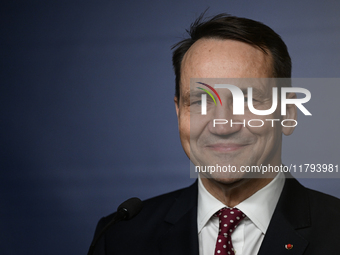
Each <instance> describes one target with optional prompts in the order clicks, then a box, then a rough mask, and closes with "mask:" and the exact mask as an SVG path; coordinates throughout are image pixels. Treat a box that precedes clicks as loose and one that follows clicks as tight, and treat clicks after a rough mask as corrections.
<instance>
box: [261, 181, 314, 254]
mask: <svg viewBox="0 0 340 255" xmlns="http://www.w3.org/2000/svg"><path fill="white" fill-rule="evenodd" d="M309 208H310V205H309V200H308V194H307V192H306V189H305V188H304V187H303V186H302V185H301V184H299V183H298V182H297V181H296V180H295V179H292V178H289V179H288V178H287V179H286V181H285V185H284V188H283V190H282V194H281V196H280V199H279V201H278V204H277V206H276V209H275V211H274V214H273V217H272V219H271V221H270V224H269V227H268V230H267V232H266V235H265V238H264V240H263V242H262V245H261V248H260V251H259V253H258V255H268V254H275V255H281V254H282V255H284V254H289V255H301V254H303V253H304V251H305V249H306V247H307V246H308V241H307V240H306V239H304V238H303V237H302V236H301V235H299V233H298V229H302V228H308V227H310V210H309ZM286 244H291V245H293V248H292V249H290V250H288V249H286V248H285V245H286Z"/></svg>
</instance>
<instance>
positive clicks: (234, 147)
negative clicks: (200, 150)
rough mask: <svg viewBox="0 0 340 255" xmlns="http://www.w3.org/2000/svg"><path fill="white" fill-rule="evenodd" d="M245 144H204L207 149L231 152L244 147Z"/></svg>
mask: <svg viewBox="0 0 340 255" xmlns="http://www.w3.org/2000/svg"><path fill="white" fill-rule="evenodd" d="M246 146H247V144H238V143H228V144H226V143H215V144H209V145H207V146H206V148H207V149H209V150H212V151H216V152H222V153H223V152H224V153H227V152H233V151H238V150H241V149H243V148H244V147H246Z"/></svg>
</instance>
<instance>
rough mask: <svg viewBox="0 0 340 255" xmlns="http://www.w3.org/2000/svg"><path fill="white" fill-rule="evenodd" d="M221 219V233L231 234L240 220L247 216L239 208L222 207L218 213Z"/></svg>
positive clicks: (217, 215)
mask: <svg viewBox="0 0 340 255" xmlns="http://www.w3.org/2000/svg"><path fill="white" fill-rule="evenodd" d="M215 216H216V217H219V219H220V231H219V234H220V235H224V236H226V235H231V233H232V232H233V231H234V229H235V228H236V227H237V225H238V224H239V223H240V221H241V220H242V219H243V218H244V217H245V215H244V213H243V212H241V211H240V210H239V209H237V208H222V209H221V210H219V211H218V212H217V213H216V214H215Z"/></svg>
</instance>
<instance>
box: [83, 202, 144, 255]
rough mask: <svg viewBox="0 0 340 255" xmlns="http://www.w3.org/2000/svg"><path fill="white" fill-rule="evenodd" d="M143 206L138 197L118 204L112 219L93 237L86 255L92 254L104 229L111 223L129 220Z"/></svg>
mask: <svg viewBox="0 0 340 255" xmlns="http://www.w3.org/2000/svg"><path fill="white" fill-rule="evenodd" d="M142 208H143V204H142V201H141V200H140V199H139V198H138V197H133V198H130V199H128V200H126V201H125V202H123V203H122V204H121V205H120V206H118V209H117V212H116V213H115V215H114V217H113V219H112V220H111V221H110V222H109V223H108V224H107V225H106V226H105V227H104V228H103V229H102V230H101V231H100V233H99V234H98V235H97V237H96V238H95V239H93V241H92V243H91V246H90V249H89V252H88V253H87V255H92V254H93V252H94V247H95V246H96V244H97V243H98V241H99V239H100V238H101V237H102V235H103V234H104V233H105V232H106V230H107V229H108V228H109V227H111V226H112V225H113V224H115V223H117V222H119V221H121V220H130V219H132V218H133V217H135V216H136V215H137V214H138V213H139V212H140V211H141V210H142Z"/></svg>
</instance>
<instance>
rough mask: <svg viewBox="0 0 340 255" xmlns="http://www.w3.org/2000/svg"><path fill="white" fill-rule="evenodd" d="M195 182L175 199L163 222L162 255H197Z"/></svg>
mask: <svg viewBox="0 0 340 255" xmlns="http://www.w3.org/2000/svg"><path fill="white" fill-rule="evenodd" d="M197 193H198V187H197V181H196V182H195V183H194V184H193V185H191V186H190V187H189V188H188V189H187V190H185V191H184V192H183V193H181V195H180V196H179V197H178V198H177V199H176V201H175V203H174V204H173V206H172V207H171V209H170V210H169V212H168V214H167V215H166V217H165V219H164V221H165V224H166V226H167V227H166V230H165V231H164V236H163V237H162V238H161V239H160V240H161V241H160V244H159V250H160V254H162V255H170V254H171V255H173V254H176V255H181V254H183V255H184V254H185V255H190V254H192V255H197V254H198V234H197V233H198V230H197Z"/></svg>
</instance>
